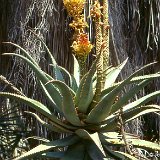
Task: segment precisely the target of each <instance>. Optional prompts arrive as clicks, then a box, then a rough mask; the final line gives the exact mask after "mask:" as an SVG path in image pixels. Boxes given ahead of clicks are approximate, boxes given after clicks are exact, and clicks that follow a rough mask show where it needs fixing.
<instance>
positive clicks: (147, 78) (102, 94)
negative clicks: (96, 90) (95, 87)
mask: <svg viewBox="0 0 160 160" xmlns="http://www.w3.org/2000/svg"><path fill="white" fill-rule="evenodd" d="M158 77H160V73H159V72H157V73H155V74H149V75H143V76H137V77H133V78H132V79H131V80H130V81H129V82H128V83H127V85H128V84H133V83H137V82H141V81H142V80H150V79H153V78H158ZM122 82H123V81H121V82H118V83H114V84H113V85H112V86H111V87H109V88H107V89H104V90H103V91H102V93H101V97H104V96H105V95H107V94H108V93H109V92H111V91H112V90H113V89H114V88H116V87H117V86H118V85H120V84H121V83H122Z"/></svg>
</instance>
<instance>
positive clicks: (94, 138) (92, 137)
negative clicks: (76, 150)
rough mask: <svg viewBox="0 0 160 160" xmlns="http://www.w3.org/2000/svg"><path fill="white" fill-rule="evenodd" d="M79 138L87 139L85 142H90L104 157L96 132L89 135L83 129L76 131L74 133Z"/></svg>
mask: <svg viewBox="0 0 160 160" xmlns="http://www.w3.org/2000/svg"><path fill="white" fill-rule="evenodd" d="M75 133H76V134H77V135H78V136H79V137H81V138H83V139H87V140H92V141H93V142H94V143H95V144H96V146H97V147H98V149H99V150H100V151H101V152H102V154H103V155H104V156H105V152H104V150H103V147H102V144H101V141H100V139H99V135H98V133H97V132H95V133H93V134H90V133H88V132H87V131H86V130H84V129H78V130H76V132H75Z"/></svg>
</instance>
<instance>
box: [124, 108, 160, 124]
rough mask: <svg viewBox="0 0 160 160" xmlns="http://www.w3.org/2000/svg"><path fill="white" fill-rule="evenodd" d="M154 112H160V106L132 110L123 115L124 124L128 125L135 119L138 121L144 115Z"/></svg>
mask: <svg viewBox="0 0 160 160" xmlns="http://www.w3.org/2000/svg"><path fill="white" fill-rule="evenodd" d="M153 112H160V106H158V105H147V106H140V107H137V108H134V109H130V110H129V111H126V112H124V113H123V115H122V118H123V119H124V122H125V123H127V122H129V121H131V120H133V119H136V118H138V117H140V116H142V115H145V114H148V113H153Z"/></svg>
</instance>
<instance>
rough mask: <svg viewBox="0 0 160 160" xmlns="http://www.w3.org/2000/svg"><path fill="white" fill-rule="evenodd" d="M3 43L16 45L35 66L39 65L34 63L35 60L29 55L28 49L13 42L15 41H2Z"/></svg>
mask: <svg viewBox="0 0 160 160" xmlns="http://www.w3.org/2000/svg"><path fill="white" fill-rule="evenodd" d="M3 43H6V44H11V45H13V46H15V47H17V48H18V49H20V51H22V53H23V55H25V57H27V58H28V59H29V60H30V61H31V62H32V63H33V64H35V65H36V66H37V67H39V66H38V64H37V63H36V61H35V60H34V59H33V58H32V57H31V55H30V53H29V52H28V51H26V50H25V49H24V48H22V47H21V46H19V45H18V44H15V43H12V42H3ZM5 54H8V53H4V55H5Z"/></svg>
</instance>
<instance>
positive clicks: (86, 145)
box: [0, 41, 160, 160]
mask: <svg viewBox="0 0 160 160" xmlns="http://www.w3.org/2000/svg"><path fill="white" fill-rule="evenodd" d="M7 43H9V44H11V45H14V46H16V47H18V48H19V49H20V50H21V52H20V54H16V53H5V55H12V56H17V57H19V58H21V59H22V60H23V61H25V62H26V63H27V64H28V65H29V66H30V68H31V69H32V70H33V71H34V72H35V75H36V76H37V79H38V81H39V85H40V87H41V89H42V90H43V92H44V94H45V96H46V99H47V100H48V101H49V102H50V105H49V106H45V105H44V104H42V103H41V102H39V101H37V100H34V99H31V98H28V97H26V96H21V95H18V94H14V93H6V92H0V96H5V97H8V98H14V99H17V100H18V101H20V102H23V103H25V104H26V105H28V106H30V107H31V108H32V109H35V110H36V111H37V112H38V113H40V114H41V115H43V116H44V117H45V119H46V118H47V119H48V121H47V122H46V121H44V120H43V119H41V118H40V117H39V116H38V115H37V114H36V113H33V112H28V114H30V115H32V116H34V117H35V118H36V119H37V120H38V121H39V122H40V123H41V124H42V125H43V126H45V127H47V128H48V129H49V130H51V131H54V132H58V133H66V134H67V135H68V136H66V137H65V138H63V139H58V140H54V141H47V142H45V143H43V144H40V145H39V146H37V147H35V148H33V149H31V150H30V151H28V152H26V153H24V154H23V155H21V156H20V157H18V158H16V159H17V160H21V159H32V158H36V157H37V156H38V157H41V158H51V159H54V158H59V159H62V160H67V159H69V160H72V159H73V160H75V159H76V160H90V159H93V160H96V159H98V160H101V159H102V160H103V159H108V158H110V157H112V158H115V159H133V160H134V159H138V155H134V153H133V154H131V153H126V152H123V150H122V151H116V149H115V148H116V146H118V147H122V148H125V147H126V145H127V144H130V145H131V146H132V147H134V148H141V149H145V150H153V151H160V146H159V145H158V144H156V143H153V142H149V141H145V140H141V139H139V138H138V137H136V136H133V135H132V134H129V133H121V132H120V131H119V125H117V123H118V116H119V115H120V116H121V119H122V121H123V124H125V123H127V122H129V121H131V120H133V119H135V118H137V117H139V116H142V115H144V114H147V113H151V112H155V113H158V112H159V111H160V108H159V106H158V105H155V104H154V105H147V102H149V101H150V100H152V99H153V98H156V97H157V96H159V95H160V91H155V92H153V93H150V94H148V95H146V96H143V97H141V98H139V99H137V100H135V101H133V102H131V103H128V102H129V101H130V100H131V99H132V98H133V97H134V95H135V94H137V93H138V92H139V91H140V90H141V89H143V88H144V87H145V86H146V85H148V83H149V82H151V81H152V80H153V79H154V78H156V77H160V73H159V72H158V73H155V74H150V75H144V76H138V75H139V74H140V73H141V72H142V71H143V70H144V69H146V68H148V67H150V66H151V65H153V64H154V63H152V64H148V65H146V66H144V67H142V68H141V69H139V70H138V71H136V72H135V73H133V74H132V75H130V76H129V77H128V78H126V79H125V80H123V81H121V82H118V83H117V82H116V79H117V77H118V75H119V74H120V72H121V70H122V69H123V67H124V66H125V64H126V63H127V60H125V61H124V62H123V63H122V64H120V65H119V66H117V67H109V68H108V69H107V70H105V71H104V74H105V83H104V88H103V90H102V91H101V95H100V96H101V98H100V100H99V101H98V102H96V105H94V107H91V106H92V103H93V97H94V95H95V90H96V89H95V87H96V83H98V82H97V72H96V63H97V60H98V58H99V57H97V58H96V60H95V62H93V64H92V66H91V68H90V70H89V71H88V72H87V73H86V74H85V75H84V76H83V78H82V79H81V80H80V73H79V69H78V66H79V65H78V62H77V60H76V58H75V57H74V64H75V65H74V66H75V68H74V73H73V75H71V74H70V73H69V72H68V71H67V70H66V69H64V68H63V67H60V66H58V65H57V63H56V61H55V60H54V58H53V56H52V54H51V53H50V51H49V49H48V48H47V46H46V45H45V44H44V43H43V41H42V43H43V44H44V45H45V48H46V50H47V52H48V53H49V56H50V59H51V63H52V64H51V66H52V70H53V75H54V76H53V77H52V76H50V75H49V74H47V73H45V72H44V71H42V70H41V68H40V67H39V66H38V64H37V63H36V62H35V60H34V59H33V58H32V57H31V56H30V54H29V53H28V52H27V51H26V50H24V49H23V48H21V47H20V46H18V45H16V44H14V43H11V42H7ZM64 76H65V77H67V79H68V80H69V84H67V83H66V82H65V78H64ZM129 84H132V86H133V87H132V88H131V89H130V90H129V91H128V93H127V94H123V95H122V96H120V98H119V99H118V100H115V99H116V97H117V96H119V95H120V93H121V91H123V89H124V87H125V86H126V85H129ZM94 104H95V103H94ZM55 110H56V111H57V112H58V113H59V114H60V115H61V117H63V118H62V119H63V120H62V119H59V118H58V117H56V116H55V115H54V111H55ZM123 134H125V139H124V138H123V137H124V135H123ZM114 146H115V147H114ZM135 157H137V158H135Z"/></svg>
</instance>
